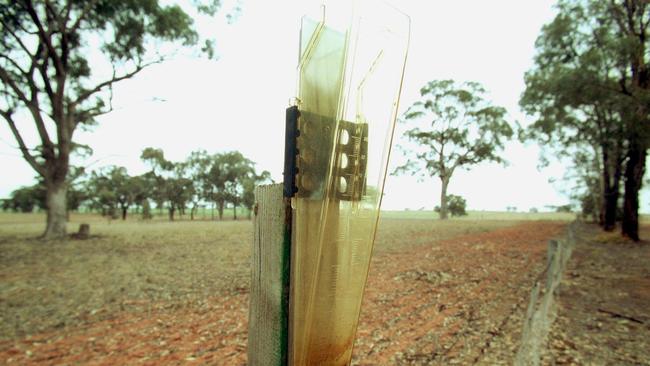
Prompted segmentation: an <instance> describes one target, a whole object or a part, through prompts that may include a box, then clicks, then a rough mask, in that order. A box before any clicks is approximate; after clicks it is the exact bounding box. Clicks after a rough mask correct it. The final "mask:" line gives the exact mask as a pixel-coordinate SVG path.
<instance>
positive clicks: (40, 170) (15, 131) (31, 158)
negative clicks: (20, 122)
mask: <svg viewBox="0 0 650 366" xmlns="http://www.w3.org/2000/svg"><path fill="white" fill-rule="evenodd" d="M0 115H1V116H2V117H4V119H5V121H7V124H9V129H10V130H11V133H13V135H14V137H15V138H16V142H18V146H19V148H20V151H21V152H22V154H23V157H24V158H25V160H27V162H28V163H29V165H31V167H32V168H34V170H35V171H36V172H38V174H40V175H41V176H45V169H44V167H43V166H42V165H40V164H39V163H38V162H37V161H36V158H35V157H34V156H33V155H32V154H30V153H29V150H30V149H29V148H28V147H27V145H26V144H25V140H23V137H22V136H21V135H20V132H18V128H16V123H15V121H14V120H13V118H12V117H11V112H9V111H2V110H0Z"/></svg>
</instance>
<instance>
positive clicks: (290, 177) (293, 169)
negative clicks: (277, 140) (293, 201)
mask: <svg viewBox="0 0 650 366" xmlns="http://www.w3.org/2000/svg"><path fill="white" fill-rule="evenodd" d="M299 117H300V111H299V110H298V107H297V106H292V107H289V108H287V111H286V121H285V133H284V172H283V176H284V189H283V191H284V197H285V198H291V197H293V196H294V195H295V194H296V192H298V187H297V186H296V175H297V174H298V167H297V166H296V160H297V156H298V145H297V139H298V136H300V131H299V130H298V118H299Z"/></svg>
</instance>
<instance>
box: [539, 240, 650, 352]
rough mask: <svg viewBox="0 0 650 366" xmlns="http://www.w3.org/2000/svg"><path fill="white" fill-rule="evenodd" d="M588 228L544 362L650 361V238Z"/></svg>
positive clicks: (573, 260) (579, 245)
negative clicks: (634, 240) (633, 240)
mask: <svg viewBox="0 0 650 366" xmlns="http://www.w3.org/2000/svg"><path fill="white" fill-rule="evenodd" d="M583 229H584V231H583V232H582V233H581V235H580V236H581V238H580V240H578V241H577V244H576V247H575V250H574V252H573V256H572V258H571V260H570V261H569V263H568V267H567V269H566V273H565V275H564V278H563V280H562V283H561V287H560V294H559V297H558V298H557V304H558V306H557V318H556V320H555V323H553V326H552V327H551V331H550V334H549V342H548V345H547V350H546V354H545V355H544V357H543V362H542V363H543V364H546V365H650V242H647V241H646V242H641V243H631V242H628V241H625V240H623V239H622V238H620V236H619V235H618V233H612V234H603V233H600V232H599V231H598V230H597V228H596V227H583ZM649 235H650V230H648V228H647V227H646V228H645V230H644V231H643V232H642V237H646V238H647V237H649Z"/></svg>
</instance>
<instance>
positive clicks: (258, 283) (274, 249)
mask: <svg viewBox="0 0 650 366" xmlns="http://www.w3.org/2000/svg"><path fill="white" fill-rule="evenodd" d="M282 192H283V185H282V184H273V185H266V186H259V187H257V188H256V189H255V201H256V204H255V208H254V211H253V212H254V216H253V228H254V229H253V250H252V258H251V273H252V275H251V292H250V307H249V317H248V364H249V365H286V364H287V357H288V343H289V272H290V271H289V268H290V267H289V266H290V254H291V252H290V250H291V206H290V202H289V201H288V200H286V199H284V197H283V193H282Z"/></svg>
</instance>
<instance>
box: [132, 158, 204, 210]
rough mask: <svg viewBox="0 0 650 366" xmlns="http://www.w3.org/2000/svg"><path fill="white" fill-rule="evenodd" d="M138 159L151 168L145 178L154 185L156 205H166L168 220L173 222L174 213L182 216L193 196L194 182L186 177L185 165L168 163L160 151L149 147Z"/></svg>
mask: <svg viewBox="0 0 650 366" xmlns="http://www.w3.org/2000/svg"><path fill="white" fill-rule="evenodd" d="M140 159H142V160H143V161H145V162H147V163H148V164H149V165H150V166H151V171H150V172H149V173H148V174H147V176H148V177H149V179H150V180H151V181H152V182H153V183H154V185H153V188H154V190H155V194H156V196H157V198H156V200H157V201H159V202H157V204H159V205H162V204H163V203H165V202H166V203H167V210H168V213H169V220H170V221H173V220H174V215H175V213H176V212H177V211H180V213H181V214H183V210H184V208H185V206H186V204H187V202H189V201H190V200H191V199H192V196H193V195H194V182H193V181H192V179H190V178H188V177H187V172H186V167H185V164H184V163H182V162H179V163H174V162H172V161H169V160H167V159H166V158H165V154H164V152H163V151H162V150H161V149H154V148H150V147H148V148H146V149H144V150H143V151H142V155H140Z"/></svg>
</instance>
